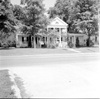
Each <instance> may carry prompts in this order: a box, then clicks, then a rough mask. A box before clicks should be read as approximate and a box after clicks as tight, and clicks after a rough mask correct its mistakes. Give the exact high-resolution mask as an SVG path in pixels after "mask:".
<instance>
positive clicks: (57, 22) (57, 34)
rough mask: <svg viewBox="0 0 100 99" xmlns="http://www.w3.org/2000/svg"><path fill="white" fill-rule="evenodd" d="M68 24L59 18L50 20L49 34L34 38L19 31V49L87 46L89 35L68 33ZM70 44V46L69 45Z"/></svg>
mask: <svg viewBox="0 0 100 99" xmlns="http://www.w3.org/2000/svg"><path fill="white" fill-rule="evenodd" d="M67 28H68V24H67V23H65V22H64V21H63V20H62V19H60V18H59V17H55V18H54V19H50V21H49V24H48V25H47V27H46V30H47V34H45V33H37V34H36V35H34V36H29V35H25V34H24V33H20V32H19V31H18V32H17V34H16V42H17V47H34V48H41V47H46V48H53V47H67V46H68V45H70V44H71V43H72V44H71V46H72V45H73V46H72V47H76V46H78V45H80V46H86V41H87V35H86V34H82V33H80V34H79V33H68V32H67ZM69 43H70V44H69Z"/></svg>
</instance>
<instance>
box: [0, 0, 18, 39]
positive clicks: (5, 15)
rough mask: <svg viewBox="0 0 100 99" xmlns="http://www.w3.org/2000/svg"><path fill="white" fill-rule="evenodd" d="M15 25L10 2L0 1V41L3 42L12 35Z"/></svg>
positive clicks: (7, 0)
mask: <svg viewBox="0 0 100 99" xmlns="http://www.w3.org/2000/svg"><path fill="white" fill-rule="evenodd" d="M15 23H16V20H15V18H14V16H13V11H12V5H11V2H10V0H0V41H5V40H4V39H7V38H8V37H9V36H10V35H12V33H14V31H15V28H14V25H15Z"/></svg>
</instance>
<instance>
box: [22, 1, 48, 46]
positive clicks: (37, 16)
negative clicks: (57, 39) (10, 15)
mask: <svg viewBox="0 0 100 99" xmlns="http://www.w3.org/2000/svg"><path fill="white" fill-rule="evenodd" d="M25 3H26V6H25V8H24V9H25V10H26V18H25V21H24V23H25V25H26V26H25V27H24V29H23V30H25V29H26V30H27V31H28V32H27V33H28V34H30V35H31V36H34V37H35V35H36V33H38V32H40V30H41V29H42V30H43V29H44V30H45V27H46V25H47V18H46V16H45V14H44V13H45V9H44V5H43V2H42V0H27V1H24V4H25ZM34 40H35V38H34ZM34 45H35V41H34Z"/></svg>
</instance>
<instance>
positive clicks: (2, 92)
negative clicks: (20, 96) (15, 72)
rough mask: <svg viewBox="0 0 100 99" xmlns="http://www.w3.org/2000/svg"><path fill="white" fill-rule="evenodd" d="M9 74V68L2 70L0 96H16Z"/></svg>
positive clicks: (0, 71)
mask: <svg viewBox="0 0 100 99" xmlns="http://www.w3.org/2000/svg"><path fill="white" fill-rule="evenodd" d="M9 76H10V75H9V74H8V70H0V98H16V97H15V92H14V90H12V89H11V86H12V85H13V84H14V83H13V82H11V81H10V78H9Z"/></svg>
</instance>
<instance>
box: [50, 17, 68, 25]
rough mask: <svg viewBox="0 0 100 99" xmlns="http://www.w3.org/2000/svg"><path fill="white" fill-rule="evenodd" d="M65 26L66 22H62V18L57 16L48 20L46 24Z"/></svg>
mask: <svg viewBox="0 0 100 99" xmlns="http://www.w3.org/2000/svg"><path fill="white" fill-rule="evenodd" d="M54 25H55V26H59V25H60V26H67V25H68V24H67V23H66V22H64V21H63V20H62V19H60V18H59V17H56V18H54V19H52V20H50V24H49V25H48V26H54Z"/></svg>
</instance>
